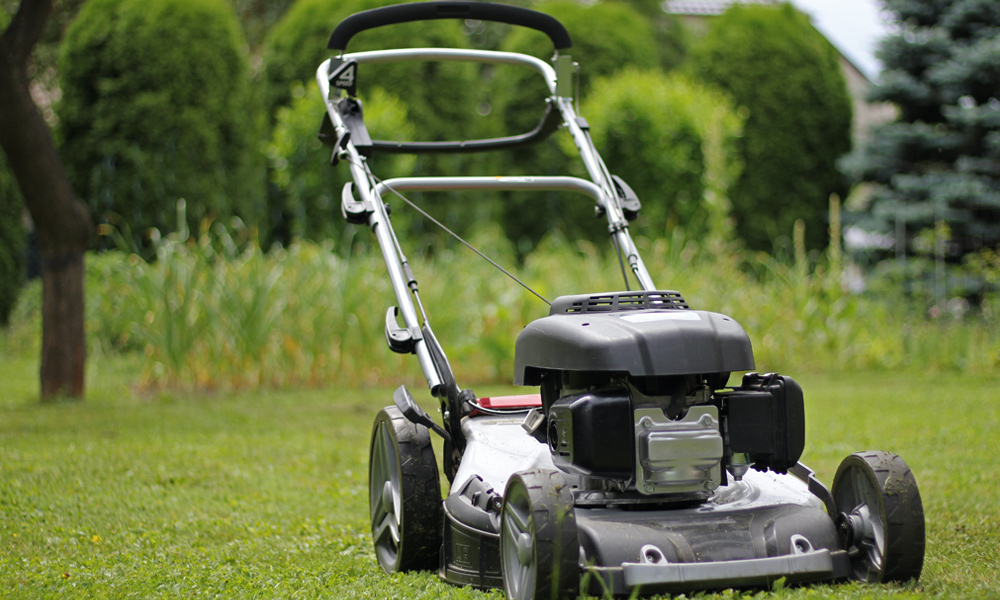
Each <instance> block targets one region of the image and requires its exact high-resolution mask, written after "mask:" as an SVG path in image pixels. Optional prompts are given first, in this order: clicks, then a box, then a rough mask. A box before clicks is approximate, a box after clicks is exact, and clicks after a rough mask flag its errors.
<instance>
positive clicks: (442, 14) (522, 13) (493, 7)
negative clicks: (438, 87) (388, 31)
mask: <svg viewBox="0 0 1000 600" xmlns="http://www.w3.org/2000/svg"><path fill="white" fill-rule="evenodd" d="M434 19H475V20H477V21H496V22H499V23H507V24H509V25H519V26H521V27H530V28H531V29H537V30H538V31H541V32H542V33H544V34H546V35H547V36H549V39H551V40H552V43H553V44H554V45H555V48H556V50H565V49H567V48H570V47H572V46H573V42H572V41H571V40H570V37H569V32H568V31H566V28H565V27H563V24H562V23H560V22H559V21H557V20H556V19H555V17H552V16H550V15H547V14H545V13H540V12H538V11H534V10H529V9H527V8H521V7H519V6H510V5H507V4H494V3H492V2H478V1H476V0H470V1H466V2H460V1H453V0H443V1H438V2H413V3H410V4H397V5H394V6H384V7H382V8H373V9H371V10H366V11H362V12H359V13H355V14H353V15H351V16H349V17H347V18H346V19H344V20H343V21H341V22H340V25H337V28H336V29H334V30H333V35H331V36H330V43H329V44H328V45H327V48H330V49H331V50H341V51H343V50H345V49H346V48H347V42H349V41H350V40H351V38H352V37H354V36H355V34H358V33H360V32H362V31H364V30H366V29H374V28H376V27H381V26H383V25H394V24H396V23H409V22H411V21H431V20H434Z"/></svg>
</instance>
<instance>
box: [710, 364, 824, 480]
mask: <svg viewBox="0 0 1000 600" xmlns="http://www.w3.org/2000/svg"><path fill="white" fill-rule="evenodd" d="M719 396H720V397H722V398H723V399H724V402H725V413H726V420H727V427H728V430H729V446H730V448H732V450H733V452H746V453H748V454H749V455H750V459H751V461H753V466H754V468H756V469H759V470H762V471H763V470H767V469H771V470H773V471H777V472H779V473H784V472H787V471H788V469H790V468H791V467H793V466H795V464H796V463H797V462H798V460H799V457H800V456H802V451H803V449H804V448H805V436H806V433H805V431H806V425H805V407H804V402H803V396H802V388H801V387H800V386H799V384H798V383H796V382H795V380H793V379H792V378H791V377H785V376H781V375H775V374H773V373H771V374H768V375H759V374H757V373H748V374H747V375H746V376H744V378H743V385H741V386H740V387H738V388H736V389H734V390H733V391H731V392H723V393H721V394H719Z"/></svg>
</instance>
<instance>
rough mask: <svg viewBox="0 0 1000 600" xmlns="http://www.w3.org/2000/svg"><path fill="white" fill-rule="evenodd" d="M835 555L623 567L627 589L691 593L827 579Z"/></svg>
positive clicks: (821, 552)
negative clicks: (783, 580)
mask: <svg viewBox="0 0 1000 600" xmlns="http://www.w3.org/2000/svg"><path fill="white" fill-rule="evenodd" d="M833 566H834V565H833V555H832V553H831V552H830V551H829V550H826V549H822V550H815V551H813V552H807V553H803V554H791V555H787V556H772V557H768V558H754V559H748V560H730V561H718V562H704V563H663V564H644V563H624V564H623V565H622V570H623V571H624V580H625V585H626V586H627V587H628V588H633V587H636V586H642V587H643V590H644V591H650V592H654V591H655V592H665V591H671V590H691V589H697V588H699V587H700V586H703V585H707V586H711V587H713V588H718V587H744V586H755V585H768V584H770V583H772V582H773V581H774V580H776V579H778V578H779V577H785V578H787V579H789V580H790V581H800V580H808V579H828V578H830V577H832V576H833V573H834V568H833Z"/></svg>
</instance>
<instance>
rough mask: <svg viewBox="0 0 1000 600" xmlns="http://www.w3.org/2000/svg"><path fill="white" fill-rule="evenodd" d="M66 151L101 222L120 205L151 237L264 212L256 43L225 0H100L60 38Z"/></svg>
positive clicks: (77, 183)
mask: <svg viewBox="0 0 1000 600" xmlns="http://www.w3.org/2000/svg"><path fill="white" fill-rule="evenodd" d="M59 74H60V82H61V86H62V94H63V96H62V101H61V102H60V103H59V105H58V114H59V119H60V121H59V135H60V137H61V141H62V154H63V158H64V161H65V163H66V166H67V170H68V172H69V175H70V179H71V181H72V182H73V185H74V187H75V189H76V190H77V193H78V194H79V195H80V197H81V199H83V200H84V201H85V202H86V203H87V204H88V206H89V208H90V210H91V212H92V213H93V215H94V218H95V220H97V221H98V222H103V221H106V220H107V219H108V218H109V214H110V213H115V214H118V215H121V216H122V217H123V218H124V219H125V220H126V221H127V222H128V223H129V224H130V225H131V227H132V228H133V230H134V231H136V232H137V234H138V235H139V236H140V237H141V236H145V235H148V234H147V230H148V229H149V228H156V229H159V230H169V227H170V226H171V225H172V224H173V218H172V215H173V206H174V203H175V202H176V201H177V199H178V198H187V199H189V203H190V209H189V211H188V214H189V217H190V221H189V225H190V226H192V227H194V226H196V225H197V223H199V222H200V221H201V220H202V219H203V218H205V217H207V216H209V215H212V216H215V217H217V218H222V219H225V218H228V217H229V216H231V215H236V216H239V217H241V218H242V219H244V220H245V221H246V222H248V223H252V224H255V225H256V224H258V223H259V222H261V221H262V219H263V218H264V214H263V210H264V207H263V200H264V198H263V193H264V182H263V176H264V169H263V163H262V153H261V152H260V150H261V149H260V148H259V142H258V139H259V137H260V133H259V132H260V125H261V122H260V119H258V118H257V117H256V114H257V111H256V109H255V106H254V102H253V101H252V95H251V91H250V88H249V83H250V82H249V72H248V61H247V57H246V54H245V43H244V41H243V39H242V34H241V33H240V31H239V25H238V23H237V21H236V19H235V17H234V16H233V13H232V11H231V9H230V8H229V7H228V6H227V5H226V4H225V3H223V2H222V1H221V0H211V1H207V2H203V1H200V0H153V1H145V0H93V1H92V2H89V3H88V4H86V5H85V6H84V7H83V8H82V9H81V10H80V13H79V15H78V17H77V19H76V20H75V21H74V22H73V25H72V26H71V27H70V29H69V31H67V33H66V36H65V38H64V41H63V44H62V47H61V58H60V73H59Z"/></svg>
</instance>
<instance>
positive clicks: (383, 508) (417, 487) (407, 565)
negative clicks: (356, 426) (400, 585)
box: [368, 406, 443, 573]
mask: <svg viewBox="0 0 1000 600" xmlns="http://www.w3.org/2000/svg"><path fill="white" fill-rule="evenodd" d="M368 507H369V514H370V515H371V527H372V541H373V542H374V543H375V556H376V557H377V558H378V562H379V564H380V565H382V569H384V570H385V572H386V573H395V572H400V571H417V570H427V569H437V568H438V556H439V553H440V551H441V528H442V524H443V520H442V519H443V517H442V510H441V484H440V478H439V476H438V469H437V461H436V460H435V459H434V449H433V448H432V447H431V439H430V433H429V431H428V429H427V428H426V427H424V426H423V425H417V424H415V423H412V422H410V421H409V420H407V419H406V417H404V416H403V414H402V413H401V412H400V411H399V409H398V408H396V407H395V406H387V407H385V408H383V409H382V410H381V411H379V413H378V416H376V417H375V425H374V426H373V427H372V441H371V450H370V454H369V467H368Z"/></svg>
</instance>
